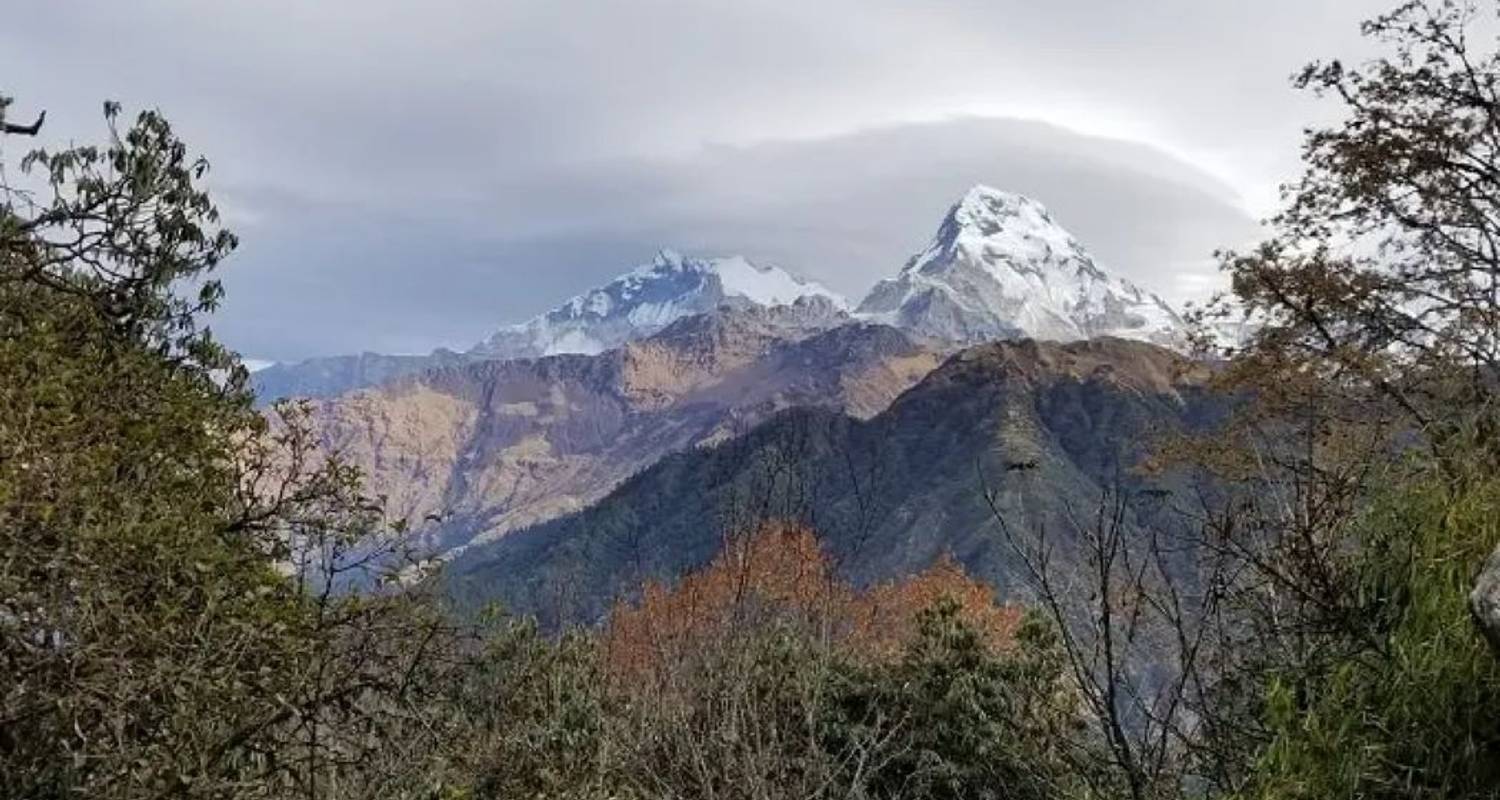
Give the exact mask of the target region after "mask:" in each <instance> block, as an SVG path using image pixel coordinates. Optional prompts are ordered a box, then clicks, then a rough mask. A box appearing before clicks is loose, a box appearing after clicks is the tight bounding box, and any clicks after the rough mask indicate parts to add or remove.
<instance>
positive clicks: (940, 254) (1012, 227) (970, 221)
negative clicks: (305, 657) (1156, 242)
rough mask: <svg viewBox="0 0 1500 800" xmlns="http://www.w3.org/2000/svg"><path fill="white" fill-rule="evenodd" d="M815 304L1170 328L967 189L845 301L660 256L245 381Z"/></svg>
mask: <svg viewBox="0 0 1500 800" xmlns="http://www.w3.org/2000/svg"><path fill="white" fill-rule="evenodd" d="M803 297H812V298H822V299H824V300H826V301H828V302H829V303H830V304H832V305H833V306H834V307H836V308H840V309H848V308H853V309H854V310H853V312H852V314H851V316H852V317H853V318H855V319H861V320H865V321H870V322H879V323H882V324H888V325H891V326H893V327H897V328H900V329H902V330H905V331H907V332H909V333H911V334H913V335H915V336H918V337H921V338H924V339H932V340H935V341H941V342H946V343H947V345H948V346H949V347H957V346H962V345H967V344H974V343H978V342H983V341H989V340H992V339H1018V338H1036V339H1045V340H1052V341H1072V340H1076V339H1086V338H1090V337H1093V336H1118V337H1124V338H1134V339H1141V340H1144V341H1151V342H1155V343H1158V344H1163V345H1166V346H1169V347H1178V346H1181V345H1182V344H1183V342H1184V341H1185V334H1184V328H1185V326H1184V324H1183V321H1182V319H1181V318H1180V317H1179V316H1178V315H1177V314H1176V313H1175V312H1174V311H1173V310H1172V309H1171V308H1170V307H1169V306H1168V305H1167V304H1166V303H1165V302H1164V301H1162V300H1161V298H1160V297H1158V296H1156V295H1154V294H1151V293H1149V292H1146V291H1144V290H1142V289H1141V288H1139V287H1137V286H1135V285H1134V284H1132V283H1130V282H1129V281H1126V280H1124V279H1122V278H1119V277H1116V276H1113V275H1111V274H1110V273H1109V272H1108V271H1107V270H1106V269H1105V268H1104V267H1103V266H1101V265H1100V264H1099V263H1098V262H1097V261H1096V260H1095V259H1094V258H1093V257H1092V256H1091V255H1090V254H1089V253H1088V252H1087V250H1085V248H1084V247H1083V246H1082V245H1081V244H1080V243H1079V242H1078V241H1077V239H1075V238H1074V237H1073V236H1072V234H1070V233H1068V232H1067V231H1066V230H1065V229H1063V228H1062V227H1061V226H1060V225H1059V224H1058V223H1057V222H1056V221H1055V220H1054V219H1053V217H1052V215H1051V213H1050V212H1048V211H1047V209H1046V208H1044V207H1043V206H1042V205H1041V204H1040V203H1038V202H1036V201H1035V200H1032V199H1030V198H1027V197H1024V196H1021V195H1017V194H1011V193H1008V192H1003V191H1000V190H998V189H993V188H990V187H987V186H975V187H974V188H972V189H970V190H969V191H968V192H967V193H966V194H965V195H964V196H963V197H962V198H961V199H960V200H959V202H957V203H956V204H954V205H953V207H952V208H950V209H949V210H948V212H947V214H946V215H945V216H944V218H943V220H942V221H941V223H940V224H939V225H938V229H937V233H936V235H934V237H933V239H932V241H931V242H930V243H929V244H928V245H927V246H926V247H925V248H924V249H923V250H922V251H921V252H919V253H917V254H916V255H914V256H912V258H911V259H910V260H908V261H907V263H906V265H905V266H904V267H903V268H902V269H901V270H900V272H899V274H897V275H896V276H895V277H893V278H888V279H884V280H881V281H880V282H878V283H877V284H876V285H875V286H874V288H873V289H871V291H870V293H869V294H868V295H867V296H866V297H865V298H864V299H863V300H862V301H861V302H860V303H859V304H858V305H857V306H854V305H852V304H850V303H848V302H847V301H845V300H844V299H843V298H841V297H840V296H839V295H838V294H836V293H835V292H833V291H831V290H829V289H827V288H825V287H823V286H821V285H819V284H817V283H816V282H813V281H811V280H807V279H805V278H801V277H798V276H795V275H793V274H791V273H790V272H788V271H786V270H784V269H781V268H779V267H775V266H765V265H758V264H754V263H751V262H750V261H748V260H746V259H744V258H741V257H738V256H736V257H730V258H712V259H705V258H691V257H687V256H683V255H681V254H679V253H676V252H674V251H671V250H662V251H661V252H659V253H658V254H657V256H656V257H655V258H654V259H653V260H652V261H651V262H650V263H647V264H644V265H641V266H639V267H636V268H634V269H632V270H630V271H628V272H626V273H625V274H623V275H621V276H620V277H618V278H616V279H614V280H613V281H610V282H609V283H607V284H605V285H604V286H600V287H598V288H595V289H592V290H590V291H588V292H585V293H584V294H581V295H578V296H576V297H574V298H572V299H570V300H568V301H567V302H565V303H563V304H562V305H560V306H558V307H557V308H554V309H552V310H551V311H548V312H545V313H543V314H540V315H538V316H536V317H534V318H532V319H530V320H528V321H526V322H522V323H519V324H515V325H509V326H505V327H502V328H500V329H499V330H497V331H495V332H494V333H493V334H491V335H489V336H488V337H486V338H485V339H484V340H483V341H481V342H479V343H478V344H476V345H474V346H473V347H471V348H469V349H468V350H467V351H464V352H454V351H451V350H437V351H434V352H433V353H432V354H430V355H425V356H424V355H380V354H375V353H365V354H363V355H359V356H336V357H332V358H314V359H309V360H306V361H303V362H300V363H295V364H274V365H272V366H270V367H267V368H266V369H263V370H260V371H259V372H257V373H255V375H254V376H253V381H254V384H255V386H256V389H257V394H258V396H259V397H261V398H262V399H263V400H265V401H271V400H274V399H276V398H280V397H292V396H303V397H333V396H337V395H340V394H343V393H344V392H347V391H350V390H352V389H357V388H362V387H366V386H374V385H377V384H380V383H382V382H385V381H388V380H391V379H393V378H397V377H401V376H403V375H409V374H414V373H419V372H422V371H424V370H426V369H429V368H432V367H440V366H450V365H454V364H459V363H464V362H467V361H480V360H492V359H515V358H537V357H542V356H550V355H561V354H569V353H577V354H584V355H592V354H597V353H602V352H604V351H606V350H609V349H611V348H615V347H618V346H620V345H622V344H624V343H625V342H628V341H634V340H639V339H642V338H645V337H647V336H650V335H652V334H654V333H656V332H657V331H660V330H662V329H663V328H665V327H667V326H668V325H670V324H671V323H673V322H675V321H677V320H679V319H682V318H684V317H688V316H692V315H695V314H702V313H707V312H711V311H713V310H715V309H717V308H719V307H721V306H729V307H738V308H744V307H761V308H766V307H773V306H778V305H785V304H789V303H793V302H795V301H796V300H798V299H799V298H803Z"/></svg>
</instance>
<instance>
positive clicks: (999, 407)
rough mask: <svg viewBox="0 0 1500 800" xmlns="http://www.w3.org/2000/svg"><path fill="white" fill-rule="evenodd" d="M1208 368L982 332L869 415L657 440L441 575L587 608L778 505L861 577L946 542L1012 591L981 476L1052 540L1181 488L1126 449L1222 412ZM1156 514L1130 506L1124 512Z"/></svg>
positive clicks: (914, 564) (522, 605)
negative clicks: (599, 482)
mask: <svg viewBox="0 0 1500 800" xmlns="http://www.w3.org/2000/svg"><path fill="white" fill-rule="evenodd" d="M846 335H854V334H853V333H850V334H846ZM882 335H886V334H882ZM822 343H823V344H826V343H827V339H826V337H825V338H824V339H822ZM812 349H814V348H813V347H811V346H810V344H809V345H804V346H803V347H802V348H800V351H801V352H808V351H809V350H812ZM845 352H847V350H846V351H845ZM890 363H891V362H890V361H889V360H886V361H884V362H883V365H882V366H881V367H880V368H879V369H889V368H890V367H889V364H890ZM1208 378H1209V373H1208V370H1207V369H1206V368H1204V367H1203V366H1201V365H1198V364H1195V363H1194V362H1191V361H1188V360H1186V359H1184V358H1182V357H1180V356H1178V355H1176V354H1174V353H1173V352H1171V351H1169V350H1166V349H1163V348H1161V347H1157V346H1153V345H1150V344H1146V343H1141V342H1132V341H1125V340H1119V339H1097V340H1093V341H1087V342H1074V343H1070V344H1054V343H1038V342H1034V341H1029V340H1028V341H1021V342H1001V343H994V344H987V345H980V346H976V347H974V348H971V349H969V350H965V351H963V352H961V353H959V354H957V355H955V356H953V357H952V358H950V359H948V360H947V361H946V362H944V363H943V364H942V365H941V366H940V367H939V368H937V369H936V370H934V371H932V372H931V373H930V374H929V375H927V376H926V377H925V378H923V379H922V380H920V381H919V382H917V383H916V384H915V385H914V386H913V387H912V388H911V389H910V390H908V391H907V392H905V393H904V394H903V395H902V396H901V397H900V398H899V399H897V400H896V401H895V402H894V403H891V404H890V405H889V407H888V408H886V409H885V410H883V411H881V412H879V413H877V414H874V415H873V416H870V417H869V418H868V419H858V418H855V417H852V416H850V415H848V414H844V413H840V412H839V411H838V410H836V409H829V408H826V407H825V408H824V409H797V410H791V411H787V412H784V413H781V414H778V415H776V416H775V417H774V418H771V419H769V420H768V421H767V422H765V423H764V424H762V425H760V426H758V427H756V428H754V429H752V430H750V431H749V432H747V433H746V434H744V435H742V436H738V437H734V438H731V439H728V440H725V441H723V442H722V443H720V444H719V445H717V446H715V447H712V448H697V449H694V450H691V451H688V452H684V453H681V454H678V455H674V456H670V457H668V458H665V459H663V460H662V461H661V462H659V463H658V464H656V465H654V466H653V467H652V468H650V469H648V470H646V471H644V472H642V473H640V474H638V475H636V476H634V477H632V478H631V479H629V480H628V481H626V482H625V483H623V484H622V485H621V486H620V487H619V488H618V489H617V490H615V491H614V492H612V493H610V494H609V495H608V496H607V497H605V498H604V499H602V500H601V501H600V502H598V503H596V504H595V505H593V506H591V507H589V508H588V509H586V510H584V511H582V512H580V513H578V514H573V515H568V516H565V517H561V518H558V519H554V520H551V521H549V522H546V523H544V524H541V525H537V526H534V527H531V528H528V529H526V530H523V531H517V532H515V533H513V534H512V535H510V536H508V537H506V538H505V539H503V540H501V541H498V542H494V543H492V544H487V545H483V546H480V547H475V548H472V549H471V550H469V551H467V552H465V553H464V554H463V555H462V556H460V557H459V558H458V560H457V561H456V562H455V563H454V564H453V565H452V567H451V569H450V570H449V573H448V577H447V580H448V581H449V582H450V586H451V587H452V589H453V591H454V593H455V595H456V596H458V597H460V598H462V599H464V600H465V601H466V602H475V603H479V602H484V601H488V600H494V599H498V600H501V601H502V602H503V603H504V604H505V605H506V606H507V607H510V608H513V609H516V610H519V611H528V612H534V613H538V614H539V615H541V616H542V617H543V618H544V619H547V620H550V621H554V622H557V621H563V620H567V619H590V618H592V617H594V616H595V615H597V614H598V613H601V612H602V610H603V609H604V608H606V607H607V605H608V603H609V602H610V601H611V600H612V599H613V598H614V597H615V596H617V595H618V594H621V593H629V592H630V591H631V590H632V589H633V587H635V586H638V585H639V584H640V582H641V580H643V579H647V578H653V579H666V580H671V579H672V578H674V577H675V576H677V575H680V574H682V573H683V572H684V571H685V570H688V569H692V568H695V567H698V566H701V565H702V564H703V563H706V562H707V560H708V559H710V558H712V556H713V554H714V553H715V552H716V551H717V550H718V549H719V546H720V545H721V543H722V542H723V541H724V537H726V536H733V535H735V532H736V531H737V530H744V529H752V528H753V526H754V525H755V524H757V522H759V521H763V520H766V519H779V520H788V519H790V520H795V521H799V522H803V523H805V524H808V525H810V526H811V527H813V528H815V529H816V530H817V531H818V533H819V535H820V536H821V537H822V538H823V540H824V541H825V543H826V544H827V545H828V546H829V547H830V548H831V549H832V552H833V554H834V557H835V558H836V560H837V561H838V563H839V564H840V567H841V569H842V570H843V571H844V572H845V573H846V575H847V577H849V578H851V579H853V580H855V581H856V582H873V581H880V580H885V579H889V578H895V577H899V576H902V575H906V574H911V573H913V572H917V571H920V570H921V569H924V568H925V567H927V566H928V565H930V564H931V563H933V562H934V560H936V559H938V558H940V557H942V556H943V555H944V554H951V555H952V556H953V557H955V558H956V559H957V560H958V561H959V562H960V563H962V564H963V565H964V566H965V568H966V569H968V570H969V571H970V572H971V574H974V575H976V576H978V577H982V578H984V579H986V580H988V581H989V582H990V583H991V584H992V585H995V586H997V587H998V588H1000V590H1001V591H1002V594H1005V593H1009V592H1014V591H1017V587H1019V586H1020V585H1021V583H1022V581H1021V580H1020V572H1019V569H1018V564H1017V563H1016V562H1015V560H1014V555H1013V553H1012V552H1011V550H1010V548H1009V546H1008V545H1007V544H1006V543H1005V541H1004V540H1003V538H1002V537H1001V536H1000V533H999V531H998V529H997V528H996V522H995V520H994V518H993V516H992V514H991V510H990V508H989V506H988V504H987V502H986V500H985V492H986V490H988V491H989V492H991V493H992V496H993V497H994V499H995V501H996V503H997V505H998V507H999V508H1000V509H1001V511H1002V512H1003V513H1004V514H1005V515H1006V517H1007V518H1008V523H1009V524H1012V525H1014V526H1017V527H1018V528H1026V529H1030V530H1037V529H1039V528H1046V529H1048V530H1049V531H1052V532H1053V535H1054V536H1055V537H1056V538H1055V541H1056V542H1057V543H1058V546H1059V550H1058V558H1060V559H1067V558H1069V557H1071V550H1070V548H1069V546H1068V542H1069V539H1070V537H1071V536H1072V535H1073V534H1074V532H1075V531H1074V526H1073V524H1072V523H1073V521H1075V520H1076V519H1078V518H1079V517H1080V516H1082V517H1087V515H1088V514H1090V513H1091V512H1092V510H1093V509H1094V508H1095V507H1096V506H1097V503H1098V502H1099V498H1100V497H1101V496H1102V493H1103V492H1105V491H1106V490H1114V489H1120V490H1123V491H1127V492H1130V493H1132V494H1133V495H1138V496H1140V497H1161V496H1162V493H1163V492H1170V491H1172V490H1173V489H1174V488H1176V487H1175V486H1174V484H1173V483H1172V481H1173V480H1175V479H1173V478H1162V477H1149V478H1148V477H1146V476H1143V475H1141V474H1140V473H1139V472H1137V471H1136V470H1135V469H1134V467H1135V466H1137V465H1138V463H1139V461H1140V459H1141V458H1142V456H1143V455H1144V454H1145V453H1146V451H1147V448H1148V447H1149V445H1150V443H1151V441H1152V438H1153V437H1154V436H1156V435H1158V434H1166V433H1169V432H1171V431H1174V430H1181V429H1184V428H1201V427H1203V426H1205V425H1210V424H1213V421H1214V420H1215V419H1216V418H1217V417H1218V416H1219V415H1220V414H1222V413H1223V411H1224V410H1225V409H1226V408H1227V403H1226V401H1225V400H1224V399H1223V398H1221V397H1218V396H1217V395H1214V394H1213V393H1211V392H1210V391H1209V390H1208V389H1207V382H1208ZM850 396H851V395H850V394H849V393H846V394H845V395H844V397H845V398H848V397H850ZM844 403H845V406H846V407H847V405H848V404H849V401H848V400H847V399H846V400H845V401H844ZM1144 489H1149V490H1150V491H1148V492H1142V491H1141V490H1144ZM1155 502H1156V506H1157V510H1158V511H1159V510H1160V505H1161V503H1160V501H1155ZM1151 513H1153V512H1152V510H1151V509H1150V508H1147V507H1145V506H1142V507H1139V508H1132V511H1131V519H1132V522H1131V524H1138V523H1139V522H1141V521H1144V520H1145V519H1146V518H1147V517H1149V516H1150V515H1151ZM560 592H566V593H567V596H566V597H564V596H560V594H559V593H560Z"/></svg>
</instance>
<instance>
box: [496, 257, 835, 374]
mask: <svg viewBox="0 0 1500 800" xmlns="http://www.w3.org/2000/svg"><path fill="white" fill-rule="evenodd" d="M804 297H814V298H822V299H824V300H827V301H828V302H830V303H832V304H833V305H834V306H836V307H837V308H840V309H843V308H845V307H846V306H847V304H846V302H845V301H844V299H843V298H842V297H840V296H839V295H837V294H835V293H834V292H832V291H830V290H828V289H826V288H824V287H823V286H821V285H819V284H817V283H814V282H812V281H809V280H806V279H803V278H799V277H797V276H794V275H792V274H791V273H788V272H786V271H785V270H782V269H779V268H777V267H768V266H761V265H758V264H753V263H751V262H750V261H748V260H746V259H744V258H742V257H739V256H733V257H730V258H713V259H699V258H691V257H687V256H683V255H681V254H680V253H676V252H674V251H671V250H662V251H661V252H659V253H657V254H656V258H655V259H653V260H652V261H651V263H649V264H644V265H642V266H640V267H637V268H636V269H634V270H631V271H630V272H628V273H626V274H624V275H621V276H620V277H618V278H616V279H614V280H613V281H610V282H609V283H607V284H605V285H604V286H601V287H599V288H597V289H593V290H590V291H588V292H586V293H584V294H581V295H579V296H577V297H574V298H573V299H572V300H569V301H568V302H566V303H564V304H562V305H561V306H559V307H557V308H555V309H553V310H551V311H549V312H547V313H545V314H542V315H540V316H537V317H534V318H532V319H531V320H529V321H527V322H523V323H520V324H518V325H512V326H509V327H506V328H502V329H500V330H499V331H497V332H496V333H495V334H494V335H492V336H490V337H489V338H488V339H486V340H485V341H483V342H481V343H479V344H478V345H477V346H475V348H474V349H473V351H472V352H473V353H475V354H479V355H484V356H490V357H498V358H531V357H537V356H546V355H556V354H559V353H584V354H593V353H602V352H604V351H605V350H609V349H611V348H614V347H618V346H620V345H621V344H624V343H625V342H627V341H631V340H634V339H639V338H642V337H645V336H649V335H651V334H653V333H655V332H657V331H659V330H661V329H662V328H665V327H666V326H668V325H670V324H671V323H673V322H675V321H677V320H679V319H682V318H683V317H688V316H692V315H694V314H702V313H705V312H708V311H712V310H714V309H716V308H718V307H719V306H722V305H752V306H763V307H773V306H782V305H791V304H793V303H795V302H796V301H797V300H799V299H801V298H804Z"/></svg>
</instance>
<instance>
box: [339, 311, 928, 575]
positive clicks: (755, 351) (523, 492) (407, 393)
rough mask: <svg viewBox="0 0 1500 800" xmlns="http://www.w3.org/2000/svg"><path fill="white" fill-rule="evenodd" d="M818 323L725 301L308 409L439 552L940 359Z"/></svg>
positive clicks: (855, 398) (861, 328)
mask: <svg viewBox="0 0 1500 800" xmlns="http://www.w3.org/2000/svg"><path fill="white" fill-rule="evenodd" d="M827 322H828V321H827V320H825V319H822V318H821V317H820V316H819V315H817V314H812V315H809V312H808V309H807V308H805V307H802V306H785V307H780V308H770V309H763V308H753V309H738V310H729V309H723V310H720V311H719V312H715V313H713V314H707V315H700V316H696V317H691V318H688V319H684V320H681V321H679V322H677V323H675V324H673V325H671V326H669V327H668V328H666V329H665V330H663V331H661V332H660V333H658V334H656V335H655V336H652V337H649V338H647V339H645V340H642V341H640V342H632V343H628V344H626V345H624V346H623V347H621V348H619V349H616V350H612V351H609V352H606V353H602V354H599V355H592V356H584V355H560V356H550V357H546V358H540V359H520V360H511V361H481V362H474V363H465V364H459V365H454V366H449V367H445V368H442V369H438V370H433V371H429V372H426V373H422V374H420V375H415V376H409V377H406V378H402V379H399V380H397V381H394V382H392V383H389V384H386V385H384V386H380V387H377V388H373V389H366V390H363V391H358V392H354V393H351V394H348V395H345V396H343V397H340V398H336V399H332V400H322V401H318V402H317V403H316V405H315V411H314V421H315V424H316V426H317V429H318V432H319V435H320V436H321V438H322V440H323V442H324V444H325V446H326V447H327V448H328V449H329V450H330V451H332V452H337V453H340V454H341V455H343V456H344V457H345V458H347V459H349V460H350V461H352V462H353V463H354V464H356V465H358V466H359V467H361V468H362V469H363V470H364V472H365V474H366V476H367V486H368V489H369V491H370V492H372V493H375V494H383V495H386V497H387V502H388V507H389V509H390V511H391V513H393V514H395V515H398V516H401V517H404V518H406V519H408V520H409V521H410V523H411V525H412V528H413V530H414V531H415V533H416V534H417V536H418V537H419V542H420V543H421V544H423V545H425V546H426V547H429V548H431V549H433V550H436V551H442V552H446V551H451V550H453V549H454V548H460V547H464V546H467V545H470V544H474V543H480V542H485V541H490V540H494V539H496V538H498V537H500V536H502V535H504V534H505V533H507V532H508V531H511V530H514V529H516V528H518V527H522V526H526V525H531V524H534V523H538V522H541V521H545V520H548V519H552V518H555V517H557V516H560V515H563V514H566V513H569V512H572V511H577V510H579V509H582V508H584V507H586V506H588V505H589V504H591V503H593V502H595V501H597V500H598V499H600V498H602V497H603V496H604V495H605V494H607V493H608V492H609V491H610V490H611V489H613V488H614V487H615V486H617V485H618V484H619V483H620V482H621V481H623V480H624V479H626V478H627V477H629V476H630V475H632V474H634V473H637V472H639V471H641V470H644V469H646V468H647V467H649V466H650V465H651V464H653V463H655V462H656V461H657V460H659V459H660V458H662V457H663V456H665V455H667V454H668V453H672V452H675V451H678V450H682V449H685V448H693V447H695V446H700V445H704V444H708V443H713V442H718V441H723V440H727V439H730V438H733V437H734V436H736V435H737V434H740V433H743V432H744V431H746V430H748V429H750V428H751V427H753V426H754V425H756V424H757V423H759V422H761V421H763V420H764V419H766V418H767V417H769V416H770V415H772V414H774V413H775V412H777V411H780V410H782V409H785V408H788V407H792V406H810V407H822V408H831V409H836V410H838V411H840V412H847V413H849V414H852V415H855V416H861V417H864V416H870V415H872V414H875V413H878V412H879V411H881V410H883V409H884V408H885V407H886V406H887V405H889V403H890V402H891V401H892V400H893V399H895V398H896V397H897V396H898V395H899V394H901V392H903V391H905V390H906V389H907V388H909V387H910V386H911V385H912V384H914V383H916V382H917V381H918V380H920V379H921V378H922V377H923V376H924V375H926V374H927V373H928V372H929V371H930V370H931V369H932V368H933V367H935V366H936V365H937V364H938V361H939V355H938V354H937V352H936V351H935V350H934V349H932V348H931V347H929V346H927V345H924V344H920V343H917V342H915V341H913V340H912V339H910V338H908V337H907V336H906V335H904V334H901V333H899V332H897V331H895V330H893V329H890V328H886V327H883V326H878V325H847V326H843V327H838V328H834V329H832V330H830V329H829V328H828V326H827Z"/></svg>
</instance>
